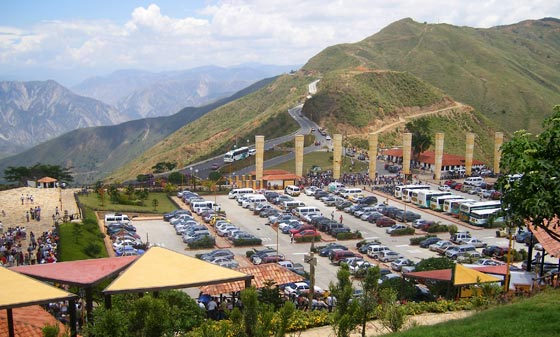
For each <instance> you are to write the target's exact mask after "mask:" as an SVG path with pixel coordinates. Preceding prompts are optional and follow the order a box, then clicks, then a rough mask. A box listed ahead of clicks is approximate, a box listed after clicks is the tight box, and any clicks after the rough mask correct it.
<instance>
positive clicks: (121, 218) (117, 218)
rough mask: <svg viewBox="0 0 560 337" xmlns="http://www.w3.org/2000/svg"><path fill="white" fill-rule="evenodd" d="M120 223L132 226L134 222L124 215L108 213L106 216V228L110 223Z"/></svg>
mask: <svg viewBox="0 0 560 337" xmlns="http://www.w3.org/2000/svg"><path fill="white" fill-rule="evenodd" d="M114 222H120V223H126V224H130V225H132V221H131V220H130V218H129V217H128V215H126V214H122V213H108V214H105V226H107V224H109V223H114Z"/></svg>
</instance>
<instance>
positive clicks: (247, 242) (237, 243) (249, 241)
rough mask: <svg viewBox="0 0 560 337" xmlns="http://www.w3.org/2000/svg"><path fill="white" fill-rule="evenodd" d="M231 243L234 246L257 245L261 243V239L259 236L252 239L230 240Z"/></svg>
mask: <svg viewBox="0 0 560 337" xmlns="http://www.w3.org/2000/svg"><path fill="white" fill-rule="evenodd" d="M232 243H233V245H234V246H236V247H244V246H259V245H262V240H261V239H259V238H254V239H238V240H233V241H232Z"/></svg>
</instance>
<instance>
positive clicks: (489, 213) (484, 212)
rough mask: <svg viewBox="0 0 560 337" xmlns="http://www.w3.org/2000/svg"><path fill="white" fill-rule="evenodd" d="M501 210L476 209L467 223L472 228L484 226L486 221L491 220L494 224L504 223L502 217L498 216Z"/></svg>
mask: <svg viewBox="0 0 560 337" xmlns="http://www.w3.org/2000/svg"><path fill="white" fill-rule="evenodd" d="M501 210H502V209H501V208H489V209H476V210H473V211H472V212H471V215H470V217H469V223H470V224H471V225H474V226H481V227H482V226H486V224H488V221H489V220H490V219H492V218H494V219H493V221H494V222H498V223H501V222H504V217H503V216H498V214H499V213H500V211H501Z"/></svg>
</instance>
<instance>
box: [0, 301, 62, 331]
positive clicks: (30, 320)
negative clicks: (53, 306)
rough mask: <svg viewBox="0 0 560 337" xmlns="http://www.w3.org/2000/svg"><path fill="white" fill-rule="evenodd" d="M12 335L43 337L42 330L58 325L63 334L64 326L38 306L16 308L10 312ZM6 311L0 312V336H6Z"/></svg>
mask: <svg viewBox="0 0 560 337" xmlns="http://www.w3.org/2000/svg"><path fill="white" fill-rule="evenodd" d="M12 313H13V322H14V333H15V335H16V336H18V337H43V332H42V330H41V329H42V328H43V327H44V326H46V325H47V324H48V325H55V324H58V326H59V328H60V331H61V332H62V333H64V332H65V331H66V326H65V325H64V324H61V323H60V322H59V321H58V320H57V319H56V318H55V317H54V316H53V315H51V314H49V313H48V312H47V311H46V310H45V309H43V308H42V307H41V306H39V305H32V306H28V307H22V308H16V309H13V310H12ZM6 314H7V313H6V310H0V336H8V334H9V332H8V320H7V319H6Z"/></svg>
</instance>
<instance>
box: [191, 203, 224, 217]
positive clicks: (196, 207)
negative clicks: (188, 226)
mask: <svg viewBox="0 0 560 337" xmlns="http://www.w3.org/2000/svg"><path fill="white" fill-rule="evenodd" d="M203 208H208V209H215V210H219V209H220V207H219V206H218V205H217V204H216V203H215V202H213V201H208V200H204V201H195V202H193V203H191V210H192V211H193V212H195V213H196V214H199V213H200V210H201V209H203Z"/></svg>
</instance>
